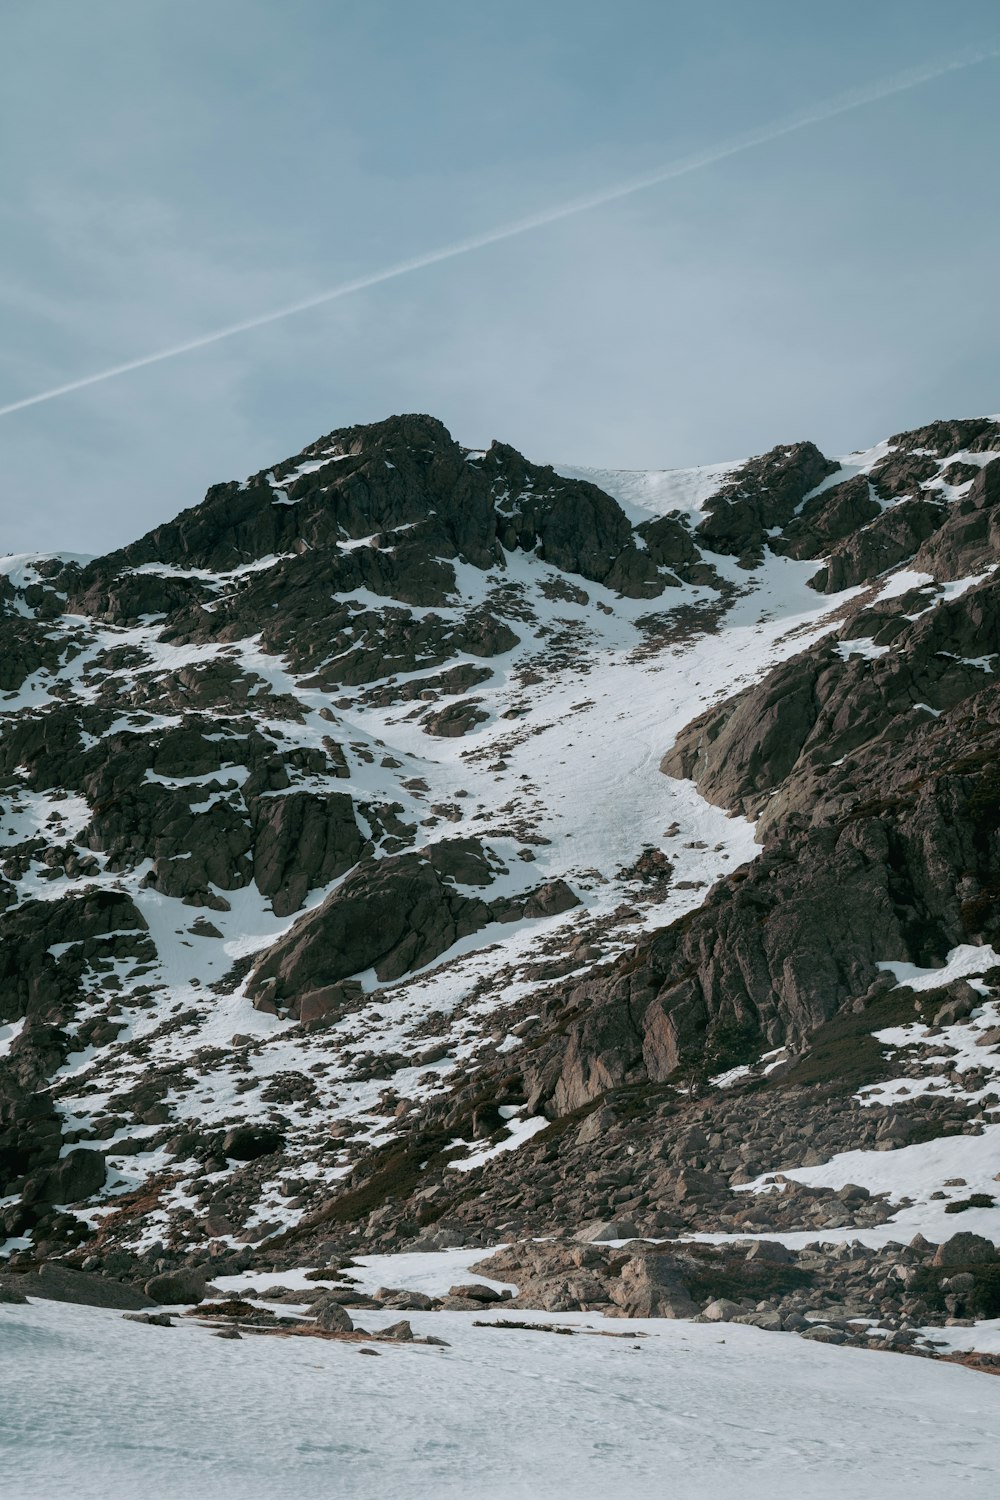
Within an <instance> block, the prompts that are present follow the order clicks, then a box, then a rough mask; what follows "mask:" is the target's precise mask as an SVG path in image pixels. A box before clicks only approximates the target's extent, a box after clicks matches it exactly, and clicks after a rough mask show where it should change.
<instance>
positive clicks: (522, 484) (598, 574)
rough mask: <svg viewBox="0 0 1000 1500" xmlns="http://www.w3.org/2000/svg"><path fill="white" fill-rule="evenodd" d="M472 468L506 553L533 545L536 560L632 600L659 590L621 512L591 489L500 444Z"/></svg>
mask: <svg viewBox="0 0 1000 1500" xmlns="http://www.w3.org/2000/svg"><path fill="white" fill-rule="evenodd" d="M479 467H480V468H481V470H482V472H483V474H484V475H485V476H487V478H488V479H489V480H490V483H491V492H492V494H493V495H494V496H495V498H496V504H497V511H498V516H499V520H498V525H499V535H500V539H501V541H502V542H503V545H504V547H506V549H507V550H508V551H509V552H512V551H514V550H515V548H518V547H520V548H522V549H523V550H524V551H526V552H531V551H534V550H535V549H536V547H537V549H538V553H539V556H540V557H541V558H542V560H543V561H544V562H548V563H552V565H553V566H554V567H557V568H561V569H562V570H563V572H566V573H577V574H579V575H580V577H582V578H589V579H591V580H592V581H593V582H594V583H604V584H607V586H608V587H609V588H612V589H617V590H618V591H619V592H620V593H623V594H627V595H629V596H631V597H633V598H639V599H643V598H652V597H653V596H655V595H656V594H659V593H661V592H662V590H663V584H662V582H661V581H660V580H659V579H658V577H657V571H656V565H655V562H654V560H653V559H652V558H651V557H650V556H649V555H648V554H647V553H642V552H640V551H639V550H638V549H637V548H636V546H635V544H634V542H633V540H632V528H631V526H630V525H629V522H628V518H627V517H626V515H625V513H624V511H623V510H622V508H621V506H620V505H619V504H618V503H617V501H615V500H612V499H611V497H610V496H609V495H606V494H604V492H603V490H599V489H598V488H597V486H596V485H592V484H588V483H587V482H586V481H584V480H571V479H563V478H561V477H560V476H559V475H557V474H556V473H555V471H554V470H553V469H550V468H539V467H537V466H536V465H534V464H529V463H527V462H526V461H525V459H523V458H522V457H521V455H520V454H519V453H518V452H516V450H515V449H513V448H510V447H508V446H507V444H505V443H493V444H492V445H491V447H490V449H489V451H488V452H487V453H486V454H485V456H484V457H483V459H482V460H481V462H480V464H479Z"/></svg>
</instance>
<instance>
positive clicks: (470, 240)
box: [0, 42, 1000, 417]
mask: <svg viewBox="0 0 1000 1500" xmlns="http://www.w3.org/2000/svg"><path fill="white" fill-rule="evenodd" d="M997 57H1000V44H998V43H996V42H991V43H989V44H987V45H984V46H981V47H978V48H976V49H973V50H968V51H966V52H963V53H960V54H958V55H957V56H955V57H952V58H949V59H948V60H947V61H938V62H934V63H928V64H926V65H924V66H923V67H921V68H914V69H911V70H909V71H907V72H905V73H897V74H894V75H892V76H891V77H889V78H884V79H882V80H880V81H878V82H876V83H873V84H869V85H868V86H867V87H864V88H859V89H853V90H851V91H850V92H849V93H845V94H838V95H835V96H834V97H833V98H830V99H827V100H824V101H823V102H822V103H820V104H816V105H813V106H812V107H810V108H809V109H806V110H803V111H800V112H799V113H797V114H794V115H787V116H785V117H783V118H782V119H780V120H774V121H772V122H771V123H770V124H767V125H763V126H760V127H759V128H758V129H756V130H752V131H748V132H746V133H745V134H743V135H740V136H737V137H735V138H734V139H732V140H730V141H727V142H725V143H723V144H720V145H717V146H714V147H710V148H709V149H707V150H706V151H703V152H699V153H698V154H696V155H693V156H687V157H683V158H681V159H680V160H678V161H674V162H671V163H669V164H668V165H666V166H664V167H661V168H659V169H658V170H657V171H655V172H650V173H648V174H646V175H644V176H642V177H635V178H632V179H630V180H629V181H626V182H622V183H619V184H617V185H616V186H614V187H610V188H605V189H603V190H602V191H600V192H596V193H592V194H589V195H587V196H585V197H581V198H574V199H571V200H570V201H568V202H565V203H560V204H558V205H556V206H555V207H554V208H550V209H545V210H543V211H542V212H540V213H537V214H532V215H530V216H529V217H527V218H523V219H517V220H514V221H513V222H512V223H508V224H503V225H500V226H498V227H496V228H494V229H489V230H486V231H484V232H483V233H481V234H476V235H470V236H468V237H467V238H465V239H461V240H457V241H455V242H454V243H453V244H450V245H445V246H442V247H440V248H439V249H437V250H431V251H427V252H425V253H424V254H422V255H416V256H413V257H411V258H410V259H408V260H403V261H398V262H396V264H394V265H391V266H386V267H383V268H382V269H381V270H378V271H373V272H370V273H368V274H367V275H364V276H358V277H355V278H354V279H352V280H350V281H344V282H341V283H340V284H339V285H337V286H335V287H330V288H328V289H327V290H326V291H323V292H318V293H316V294H315V295H313V296H311V297H306V298H303V299H302V300H300V301H298V302H293V303H290V304H289V305H288V306H285V307H280V308H276V309H274V310H272V311H270V312H266V313H261V314H258V315H257V316H255V317H252V318H245V319H243V320H242V321H240V322H238V323H230V324H228V325H227V326H226V327H225V328H218V329H215V330H214V331H213V332H212V333H206V334H202V335H201V336H200V337H198V338H194V339H188V340H187V341H186V342H184V343H182V344H174V345H172V346H171V347H170V348H167V349H160V350H157V351H156V352H155V353H153V354H145V355H142V356H140V357H139V358H138V359H130V360H126V361H125V362H124V363H123V364H118V365H112V366H111V367H110V368H108V369H106V370H99V371H97V372H96V373H94V374H92V375H85V376H83V377H82V378H80V379H78V380H70V381H67V382H66V383H65V384H63V385H57V386H53V387H52V388H51V389H49V390H46V391H39V392H37V393H36V394H35V395H33V396H26V397H23V398H22V399H21V400H19V401H12V402H9V403H8V404H7V405H6V406H0V417H5V416H10V415H11V414H12V413H14V412H18V411H24V410H25V409H26V408H27V407H30V406H38V405H40V404H41V403H42V402H45V401H54V400H55V399H56V398H57V397H59V396H68V395H70V394H71V393H72V392H74V391H81V390H85V389H87V388H88V387H89V386H93V385H99V384H101V383H102V382H103V381H105V380H113V379H115V378H116V377H117V376H119V375H127V374H129V373H130V372H131V371H133V370H141V369H144V368H146V367H147V366H149V365H155V364H161V363H163V362H164V361H165V360H169V359H176V358H178V357H179V356H180V355H183V354H193V353H194V352H195V351H196V350H198V349H205V348H208V347H209V346H210V345H212V344H218V343H221V342H222V341H223V340H224V339H230V338H234V337H235V336H236V335H237V334H241V333H250V332H252V331H253V330H254V329H256V328H263V327H265V326H266V325H267V324H269V323H277V322H280V321H281V320H282V319H284V318H290V317H293V316H295V314H296V313H303V312H308V311H310V310H311V309H313V308H317V307H322V306H324V305H325V304H326V303H328V302H336V301H338V300H339V299H340V298H343V297H350V296H353V295H355V294H356V293H358V292H363V291H367V290H368V289H369V288H371V287H375V286H381V285H382V284H383V283H384V282H387V281H394V280H396V279H397V278H399V277H401V276H408V275H410V273H411V272H414V271H422V270H426V269H428V268H429V267H430V266H435V265H440V264H441V263H442V262H443V261H449V260H455V259H456V258H457V257H459V256H462V255H469V254H471V253H472V252H474V251H476V250H484V249H487V248H488V247H489V246H491V245H497V244H500V243H502V242H503V241H505V240H511V239H515V238H516V237H517V236H518V235H522V234H528V233H530V232H532V231H533V230H536V229H543V228H545V227H546V226H547V225H549V224H557V223H560V222H561V221H562V220H564V219H570V218H573V217H574V216H575V215H577V214H583V213H588V212H590V211H591V210H593V209H597V208H603V207H604V206H606V205H607V204H610V203H616V202H618V201H620V200H621V199H623V198H628V197H631V196H632V194H634V193H640V192H644V191H646V190H648V189H650V188H653V187H658V186H659V185H660V184H662V183H665V182H670V181H673V180H674V179H676V178H678V177H686V176H689V175H690V174H691V173H693V172H699V171H701V170H702V169H703V168H705V167H710V166H714V165H715V164H716V163H718V162H722V161H726V160H727V159H728V158H730V157H733V156H738V155H740V154H741V153H742V152H744V151H751V150H753V149H754V148H755V147H757V146H764V145H767V144H768V143H769V142H771V141H776V140H780V139H782V137H784V136H788V135H792V134H794V133H795V132H796V131H798V130H805V129H807V128H808V127H810V126H813V125H820V124H822V123H823V122H824V121H826V120H831V119H834V118H835V117H836V116H838V115H844V114H848V113H850V112H851V111H852V110H855V109H861V108H863V107H864V106H865V105H868V104H875V103H878V102H879V101H880V100H882V99H888V98H890V97H892V96H893V95H895V94H902V93H906V92H907V91H908V90H910V89H914V88H919V87H920V86H921V85H922V84H925V83H930V82H931V81H932V80H934V79H936V78H942V77H944V76H946V75H947V74H950V73H955V72H959V71H961V70H962V69H965V68H970V67H974V66H975V65H976V64H978V63H983V62H990V61H993V60H995V59H996V58H997Z"/></svg>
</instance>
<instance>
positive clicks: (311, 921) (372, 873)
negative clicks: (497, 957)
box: [250, 839, 493, 1003]
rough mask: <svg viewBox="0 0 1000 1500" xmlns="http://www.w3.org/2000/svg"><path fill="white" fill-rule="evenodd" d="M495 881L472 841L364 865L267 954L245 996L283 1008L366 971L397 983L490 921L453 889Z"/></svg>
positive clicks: (448, 842)
mask: <svg viewBox="0 0 1000 1500" xmlns="http://www.w3.org/2000/svg"><path fill="white" fill-rule="evenodd" d="M492 878H493V873H492V869H491V867H490V864H489V861H488V859H487V858H486V855H485V853H484V851H483V848H482V845H481V844H479V842H478V841H477V840H475V839H444V840H441V841H440V842H439V843H436V844H431V845H430V846H429V847H428V848H427V849H425V850H421V851H420V852H419V853H411V854H400V855H393V856H390V857H388V858H386V859H380V860H365V861H363V862H362V863H361V864H360V865H359V866H358V867H357V869H356V870H354V871H353V872H352V873H351V874H350V875H348V877H347V879H346V880H345V881H344V882H343V883H342V884H341V885H340V886H339V887H338V888H337V889H336V890H335V891H334V892H332V893H331V895H329V896H328V897H327V899H326V901H324V902H323V904H322V906H319V907H317V909H316V910H315V911H313V912H310V913H309V914H308V915H307V916H306V917H304V918H303V919H302V920H301V921H300V922H297V923H296V925H295V926H294V927H293V928H292V930H291V931H290V932H289V933H288V934H287V936H286V937H284V938H281V939H279V941H278V942H277V943H275V944H274V946H273V947H272V948H270V949H269V950H268V952H267V954H266V956H265V957H264V959H263V960H262V961H261V962H260V963H259V964H258V966H257V967H256V969H255V970H254V973H253V976H252V979H251V981H250V993H251V994H254V995H259V994H262V993H267V994H269V995H271V997H272V998H274V999H275V1000H279V1001H284V1002H286V1003H287V1002H288V1001H289V1000H292V999H294V998H295V997H296V996H297V995H299V994H301V993H303V992H307V991H311V990H317V989H322V988H324V987H325V986H327V985H332V984H336V983H337V981H338V980H341V979H345V978H347V977H348V976H349V975H352V974H359V973H363V972H364V971H365V970H366V969H372V968H373V969H374V970H375V972H376V974H377V976H378V978H379V979H381V980H386V979H397V978H399V976H400V975H401V974H405V973H406V972H407V970H409V969H414V968H419V967H421V966H422V965H423V964H426V963H430V961H431V960H432V959H434V958H436V957H437V956H438V954H440V953H443V952H444V951H445V949H447V948H450V947H451V945H452V944H453V943H455V942H457V941H458V939H459V938H461V937H466V936H468V935H469V934H470V933H473V932H476V931H477V930H478V929H479V928H480V927H484V926H485V925H486V923H487V922H489V921H490V920H491V913H490V909H489V907H488V906H487V904H486V903H485V901H482V900H480V899H478V898H477V897H473V896H465V895H462V894H460V892H459V891H458V890H456V888H455V883H456V882H457V883H458V884H460V885H473V886H486V885H488V884H489V883H490V882H491V880H492Z"/></svg>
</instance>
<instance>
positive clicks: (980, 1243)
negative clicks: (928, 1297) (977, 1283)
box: [931, 1232, 1000, 1266]
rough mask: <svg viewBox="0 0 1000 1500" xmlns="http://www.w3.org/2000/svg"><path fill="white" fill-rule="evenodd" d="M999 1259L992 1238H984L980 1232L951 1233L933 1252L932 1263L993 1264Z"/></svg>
mask: <svg viewBox="0 0 1000 1500" xmlns="http://www.w3.org/2000/svg"><path fill="white" fill-rule="evenodd" d="M997 1261H1000V1251H998V1250H997V1247H996V1245H994V1243H993V1241H992V1240H988V1239H986V1238H984V1236H983V1235H981V1234H969V1233H968V1232H963V1233H962V1234H953V1235H952V1237H951V1239H950V1240H945V1241H944V1243H943V1244H940V1245H939V1246H938V1247H937V1249H936V1250H935V1252H934V1256H933V1259H932V1261H931V1264H932V1265H935V1266H962V1265H994V1264H995V1263H996V1262H997Z"/></svg>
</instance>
